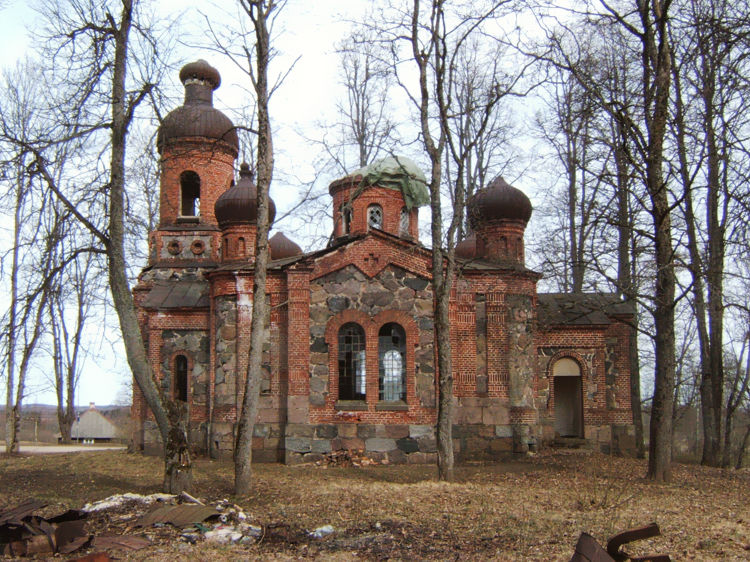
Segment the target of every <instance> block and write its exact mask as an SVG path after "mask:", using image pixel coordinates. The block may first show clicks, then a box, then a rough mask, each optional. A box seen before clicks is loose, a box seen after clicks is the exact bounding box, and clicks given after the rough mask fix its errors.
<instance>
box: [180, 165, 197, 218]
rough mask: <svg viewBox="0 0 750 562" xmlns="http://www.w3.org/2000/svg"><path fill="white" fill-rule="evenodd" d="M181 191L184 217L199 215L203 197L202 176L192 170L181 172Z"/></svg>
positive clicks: (181, 210) (181, 209) (181, 213)
mask: <svg viewBox="0 0 750 562" xmlns="http://www.w3.org/2000/svg"><path fill="white" fill-rule="evenodd" d="M180 193H181V196H182V206H181V207H180V215H182V216H183V217H199V216H200V214H201V211H200V199H201V178H200V176H199V175H198V174H196V173H195V172H193V171H192V170H187V171H185V172H182V174H180Z"/></svg>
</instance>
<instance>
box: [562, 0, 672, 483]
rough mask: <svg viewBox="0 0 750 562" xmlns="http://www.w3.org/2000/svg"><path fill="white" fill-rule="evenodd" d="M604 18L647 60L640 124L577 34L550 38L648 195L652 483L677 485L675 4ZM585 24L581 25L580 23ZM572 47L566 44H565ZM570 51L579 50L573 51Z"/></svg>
mask: <svg viewBox="0 0 750 562" xmlns="http://www.w3.org/2000/svg"><path fill="white" fill-rule="evenodd" d="M599 4H600V5H601V10H600V11H599V12H597V13H593V12H589V13H588V15H587V16H586V19H585V20H584V22H587V23H589V24H592V25H598V26H600V27H601V28H604V29H606V28H613V29H617V30H620V31H621V32H622V33H623V34H625V35H627V36H629V37H630V38H631V39H632V41H633V43H634V45H637V50H638V53H639V56H640V60H641V68H640V79H639V82H638V84H637V86H636V85H633V91H637V92H639V98H638V100H637V105H638V106H639V108H640V110H639V113H640V118H639V119H634V116H633V114H632V113H631V111H630V108H629V107H623V106H622V105H621V104H620V103H619V101H620V100H617V99H614V100H613V99H608V98H607V97H606V96H604V95H603V93H602V90H601V88H599V84H598V81H597V79H596V78H597V77H596V75H592V74H591V73H588V72H587V71H586V68H587V66H586V65H585V64H581V62H582V61H585V60H586V59H585V56H582V55H585V53H582V52H581V50H580V49H576V46H577V42H576V41H575V37H576V32H575V31H574V30H573V29H572V28H571V27H570V26H569V25H566V24H565V23H563V22H561V21H559V20H558V22H557V23H558V26H557V27H556V29H555V30H554V31H552V30H551V31H550V33H549V34H548V40H549V43H550V44H551V48H552V51H553V52H554V53H555V55H554V56H553V57H551V60H552V61H553V62H554V63H555V64H557V65H558V66H560V67H562V68H563V69H565V70H567V71H569V72H571V73H572V75H573V76H574V77H575V78H576V80H578V81H579V83H580V84H581V85H582V86H583V87H584V88H585V89H586V91H587V93H588V94H589V95H591V96H595V97H596V98H597V100H598V102H599V105H600V107H601V108H602V109H603V110H604V111H606V112H607V113H609V114H610V115H611V116H612V117H613V119H615V120H616V122H617V123H618V124H620V125H621V126H622V130H623V133H624V135H625V138H627V140H628V145H627V146H628V148H629V151H628V152H627V155H626V156H627V158H628V160H629V164H630V165H631V166H632V167H633V170H634V172H635V173H637V174H638V177H639V180H640V181H641V182H642V183H643V186H644V188H645V191H646V193H647V194H648V195H647V196H648V202H649V204H648V205H647V210H648V212H649V214H650V216H651V223H652V227H651V232H650V236H651V239H652V240H653V255H654V269H655V277H656V281H655V285H654V292H653V298H652V299H651V305H650V309H651V314H652V315H653V319H654V330H655V336H654V348H655V354H656V355H655V366H654V381H655V385H654V396H653V400H652V410H651V435H650V441H649V465H648V477H649V478H651V479H654V480H657V481H669V480H670V479H671V458H672V405H673V394H672V393H673V389H674V379H675V322H674V307H675V294H676V276H675V269H674V247H673V239H672V207H673V201H671V196H670V192H669V189H668V183H667V181H666V180H665V177H664V169H663V167H664V151H665V148H664V140H665V135H666V130H667V123H668V118H669V93H670V87H671V68H672V57H671V52H670V43H669V36H668V24H669V18H670V14H669V10H670V8H671V0H644V1H641V2H637V3H635V5H634V6H628V5H626V6H623V8H622V11H621V10H619V9H618V8H617V7H615V6H614V5H611V4H609V3H607V2H606V1H604V0H602V1H601V2H599ZM578 23H581V22H578ZM563 38H564V39H568V40H569V41H567V42H566V41H565V40H564V39H563ZM571 46H572V47H573V48H571Z"/></svg>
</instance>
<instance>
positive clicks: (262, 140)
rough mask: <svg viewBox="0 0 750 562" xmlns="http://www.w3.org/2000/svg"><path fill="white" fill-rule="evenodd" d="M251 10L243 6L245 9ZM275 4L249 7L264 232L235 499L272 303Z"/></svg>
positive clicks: (244, 473) (245, 484)
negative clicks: (271, 30)
mask: <svg viewBox="0 0 750 562" xmlns="http://www.w3.org/2000/svg"><path fill="white" fill-rule="evenodd" d="M244 6H245V4H244V2H243V7H244ZM275 7H276V5H275V4H274V2H272V1H269V2H265V1H261V2H257V3H254V4H253V3H248V4H247V7H246V8H245V9H246V13H247V15H248V16H249V17H250V19H251V20H252V22H253V25H254V28H255V49H256V53H255V54H256V60H255V62H256V76H255V81H254V84H253V85H254V87H255V93H256V96H257V106H258V183H257V188H258V230H257V235H256V237H255V268H254V282H255V283H254V288H253V313H252V314H253V317H252V322H251V327H250V357H249V361H248V367H247V377H246V379H245V395H244V397H243V400H242V412H241V415H240V419H239V424H238V426H237V440H236V444H235V452H234V493H235V494H236V495H238V496H240V495H246V494H247V493H248V492H249V491H250V485H251V483H252V453H253V450H252V440H253V428H254V426H255V419H256V418H257V415H258V400H259V396H260V384H261V379H262V375H263V373H262V368H263V365H262V363H263V344H264V342H265V335H266V322H267V319H268V317H269V312H270V309H269V303H268V301H267V300H266V269H267V266H268V229H269V224H268V220H269V215H268V211H269V201H268V199H269V198H268V192H269V188H270V186H271V180H272V178H273V165H274V161H273V138H272V134H271V122H270V116H269V113H268V102H269V91H268V64H269V48H270V41H269V35H268V27H267V18H268V16H269V15H270V14H271V12H272V11H273V10H274V9H275Z"/></svg>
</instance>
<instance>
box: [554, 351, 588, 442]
mask: <svg viewBox="0 0 750 562" xmlns="http://www.w3.org/2000/svg"><path fill="white" fill-rule="evenodd" d="M552 377H553V381H554V382H553V384H554V388H553V392H554V399H555V402H554V403H555V435H557V436H560V437H583V392H582V384H581V367H580V365H579V364H578V362H577V361H575V360H574V359H571V358H570V357H562V358H560V359H558V360H557V361H555V364H554V365H553V366H552Z"/></svg>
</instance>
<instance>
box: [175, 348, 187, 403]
mask: <svg viewBox="0 0 750 562" xmlns="http://www.w3.org/2000/svg"><path fill="white" fill-rule="evenodd" d="M174 399H175V400H182V401H183V402H187V401H188V360H187V357H185V356H184V355H178V356H177V357H175V358H174Z"/></svg>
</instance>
